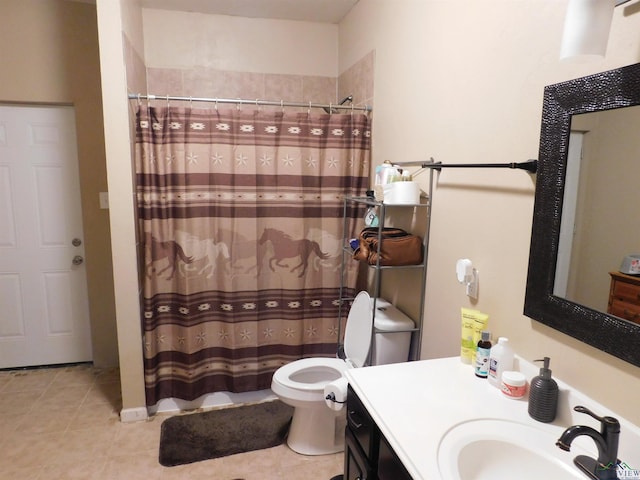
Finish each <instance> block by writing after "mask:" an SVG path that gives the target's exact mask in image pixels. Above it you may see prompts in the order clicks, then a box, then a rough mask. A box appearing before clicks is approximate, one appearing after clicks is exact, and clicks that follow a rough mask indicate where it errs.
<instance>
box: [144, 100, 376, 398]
mask: <svg viewBox="0 0 640 480" xmlns="http://www.w3.org/2000/svg"><path fill="white" fill-rule="evenodd" d="M369 171H370V119H369V118H368V116H367V115H365V114H354V113H347V114H341V115H336V114H333V115H329V114H316V113H314V114H309V113H288V112H286V111H285V112H281V111H268V110H264V111H262V110H257V111H249V110H246V109H245V108H242V109H234V108H230V109H219V108H218V109H195V108H194V109H190V108H184V107H160V108H156V107H149V106H147V107H142V106H141V107H140V108H139V111H138V112H137V124H136V199H137V200H136V201H137V212H138V219H139V237H140V240H141V245H142V249H143V251H144V255H141V259H143V264H142V265H141V272H142V275H141V276H142V280H143V295H142V297H143V298H142V309H143V315H142V317H143V319H142V328H143V331H144V367H145V388H146V395H147V403H148V404H149V405H154V404H155V403H157V402H158V401H159V400H161V399H162V398H167V397H175V398H180V399H184V400H194V399H196V398H198V397H200V396H202V395H204V394H208V393H214V392H218V391H230V392H244V391H252V390H260V389H264V388H268V387H269V386H270V383H271V376H272V375H273V372H274V371H275V370H276V369H277V368H279V367H280V366H282V365H283V364H286V363H288V362H290V361H293V360H296V359H298V358H302V357H311V356H333V355H335V353H336V350H337V344H338V343H339V339H338V332H340V331H344V329H339V328H338V321H339V319H338V312H339V309H338V307H339V285H340V275H341V273H340V261H341V257H342V251H343V242H342V236H343V232H342V228H343V221H342V214H343V198H344V196H345V195H364V192H365V190H366V188H367V186H368V179H369ZM363 214H364V212H362V211H360V210H358V209H350V210H349V213H348V215H349V216H350V218H351V219H352V221H351V222H350V223H349V228H348V232H347V236H348V237H349V238H351V237H353V236H356V235H357V233H358V232H356V231H355V229H356V227H357V225H358V222H357V219H359V218H361V216H362V215H363ZM356 274H357V265H356V264H355V262H354V264H353V265H351V266H350V268H349V269H348V271H347V284H348V286H349V288H350V289H353V288H354V286H355V279H356ZM344 293H346V294H349V293H353V292H349V291H347V292H344ZM342 321H344V319H342Z"/></svg>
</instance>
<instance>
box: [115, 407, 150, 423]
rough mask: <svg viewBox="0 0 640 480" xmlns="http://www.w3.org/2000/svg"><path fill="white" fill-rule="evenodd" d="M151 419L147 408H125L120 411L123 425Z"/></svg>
mask: <svg viewBox="0 0 640 480" xmlns="http://www.w3.org/2000/svg"><path fill="white" fill-rule="evenodd" d="M148 419H149V412H147V409H146V408H145V407H136V408H123V409H122V410H120V421H121V422H122V423H133V422H145V421H147V420H148Z"/></svg>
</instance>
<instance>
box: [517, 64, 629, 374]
mask: <svg viewBox="0 0 640 480" xmlns="http://www.w3.org/2000/svg"><path fill="white" fill-rule="evenodd" d="M636 105H640V64H635V65H630V66H627V67H622V68H618V69H615V70H609V71H606V72H602V73H598V74H594V75H589V76H587V77H582V78H578V79H575V80H569V81H566V82H562V83H558V84H555V85H550V86H547V87H545V90H544V100H543V109H542V128H541V134H540V152H539V158H538V172H537V178H536V192H535V204H534V211H533V227H532V233H531V249H530V254H529V270H528V274H527V287H526V293H525V302H524V314H525V315H526V316H528V317H530V318H532V319H534V320H536V321H538V322H541V323H543V324H545V325H548V326H550V327H552V328H555V329H556V330H559V331H561V332H563V333H565V334H567V335H570V336H571V337H574V338H576V339H578V340H581V341H583V342H585V343H587V344H589V345H591V346H593V347H596V348H598V349H600V350H602V351H604V352H607V353H609V354H611V355H614V356H616V357H618V358H621V359H623V360H625V361H627V362H629V363H632V364H634V365H636V366H640V324H636V323H633V322H630V321H627V320H624V319H622V318H618V317H615V316H613V315H610V314H608V313H606V312H605V311H599V310H596V309H593V308H590V307H587V306H585V305H581V304H579V303H576V302H573V301H570V300H567V299H566V298H563V297H560V296H557V295H555V294H554V283H555V280H556V261H557V259H558V244H559V237H560V226H561V222H562V211H563V199H564V191H565V179H566V175H567V156H568V152H569V135H570V132H571V123H572V117H573V116H575V115H580V114H585V113H589V112H599V111H604V110H612V109H617V108H626V107H631V106H636ZM638 127H640V125H638ZM637 157H638V162H639V163H640V152H637ZM607 161H615V158H612V159H607ZM602 167H603V168H605V167H606V165H603V166H602ZM635 173H636V172H629V175H634V174H635ZM639 207H640V205H639ZM612 215H615V212H612ZM638 219H640V212H639V213H638ZM636 240H637V246H638V250H639V251H640V239H636ZM616 267H617V266H615V267H614V268H613V269H615V268H616ZM603 274H604V275H608V272H606V271H605V272H603Z"/></svg>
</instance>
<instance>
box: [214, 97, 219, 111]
mask: <svg viewBox="0 0 640 480" xmlns="http://www.w3.org/2000/svg"><path fill="white" fill-rule="evenodd" d="M215 109H216V112H217V111H218V99H217V98H216V104H215Z"/></svg>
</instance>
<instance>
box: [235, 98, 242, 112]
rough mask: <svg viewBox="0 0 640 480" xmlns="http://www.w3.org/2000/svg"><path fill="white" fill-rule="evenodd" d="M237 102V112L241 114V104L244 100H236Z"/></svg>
mask: <svg viewBox="0 0 640 480" xmlns="http://www.w3.org/2000/svg"><path fill="white" fill-rule="evenodd" d="M236 100H237V102H236V112H239V111H240V104H241V103H242V100H240V99H239V98H238V99H236Z"/></svg>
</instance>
